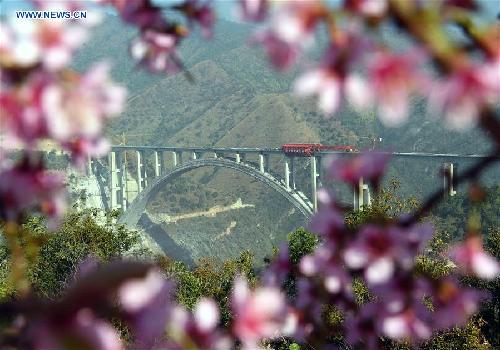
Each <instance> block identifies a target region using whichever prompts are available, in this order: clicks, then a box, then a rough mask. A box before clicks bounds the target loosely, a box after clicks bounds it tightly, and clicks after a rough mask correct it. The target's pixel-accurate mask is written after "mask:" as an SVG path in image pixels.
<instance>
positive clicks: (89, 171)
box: [87, 157, 92, 176]
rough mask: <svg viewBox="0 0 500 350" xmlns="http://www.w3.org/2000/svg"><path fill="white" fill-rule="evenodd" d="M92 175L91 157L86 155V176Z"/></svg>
mask: <svg viewBox="0 0 500 350" xmlns="http://www.w3.org/2000/svg"><path fill="white" fill-rule="evenodd" d="M91 175H92V158H90V157H87V176H91Z"/></svg>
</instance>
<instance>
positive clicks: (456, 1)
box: [443, 0, 478, 10]
mask: <svg viewBox="0 0 500 350" xmlns="http://www.w3.org/2000/svg"><path fill="white" fill-rule="evenodd" d="M443 5H445V6H450V7H459V8H463V9H466V10H477V9H478V5H477V2H476V0H445V1H444V3H443Z"/></svg>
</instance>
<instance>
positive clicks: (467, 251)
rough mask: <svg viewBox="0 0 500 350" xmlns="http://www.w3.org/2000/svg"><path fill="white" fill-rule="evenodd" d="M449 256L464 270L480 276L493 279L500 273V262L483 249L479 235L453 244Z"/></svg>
mask: <svg viewBox="0 0 500 350" xmlns="http://www.w3.org/2000/svg"><path fill="white" fill-rule="evenodd" d="M449 256H450V257H451V258H452V259H453V261H455V263H457V265H458V267H459V268H460V269H461V270H462V271H464V272H465V273H470V274H472V275H474V276H477V277H479V278H483V279H487V280H492V279H495V278H496V277H498V275H499V274H500V264H499V263H498V261H497V260H496V259H495V258H494V257H493V256H491V255H490V254H488V253H487V252H485V251H484V250H483V244H482V239H481V237H479V236H470V237H468V238H466V240H465V242H463V243H460V244H457V245H455V246H453V247H452V248H451V249H450V251H449Z"/></svg>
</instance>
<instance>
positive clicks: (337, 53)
mask: <svg viewBox="0 0 500 350" xmlns="http://www.w3.org/2000/svg"><path fill="white" fill-rule="evenodd" d="M369 46H370V43H369V42H368V41H367V40H365V39H364V38H362V37H361V35H360V33H359V31H358V29H357V28H356V27H353V28H349V30H347V31H346V32H345V33H343V35H342V36H340V37H339V39H338V40H337V41H336V42H333V43H331V44H330V46H329V47H328V49H327V50H326V51H325V54H324V55H323V58H322V62H321V64H320V65H319V66H318V67H316V68H313V69H311V70H309V71H307V72H306V73H304V74H303V75H302V76H300V77H299V78H298V79H297V80H296V81H295V83H294V92H295V93H296V94H297V95H299V96H317V97H318V107H319V109H320V110H321V111H322V112H323V113H325V114H326V115H331V114H332V113H334V112H336V111H337V110H338V109H339V107H340V105H341V102H342V100H343V99H344V98H346V99H347V100H348V101H350V102H351V103H353V104H354V105H355V107H358V108H366V107H367V106H368V105H369V104H370V103H371V99H372V93H371V92H370V91H369V87H368V84H367V83H366V82H365V81H364V80H363V79H362V78H360V76H359V75H358V74H355V73H352V72H351V68H352V66H354V64H355V63H356V62H357V61H358V60H359V59H360V58H361V57H362V55H363V53H364V52H365V51H366V50H367V49H368V48H369Z"/></svg>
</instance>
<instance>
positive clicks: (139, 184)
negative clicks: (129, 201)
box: [135, 151, 144, 194]
mask: <svg viewBox="0 0 500 350" xmlns="http://www.w3.org/2000/svg"><path fill="white" fill-rule="evenodd" d="M135 155H136V159H137V194H139V193H141V191H142V190H143V188H144V187H143V182H142V181H143V177H142V167H143V165H142V152H141V151H135Z"/></svg>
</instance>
